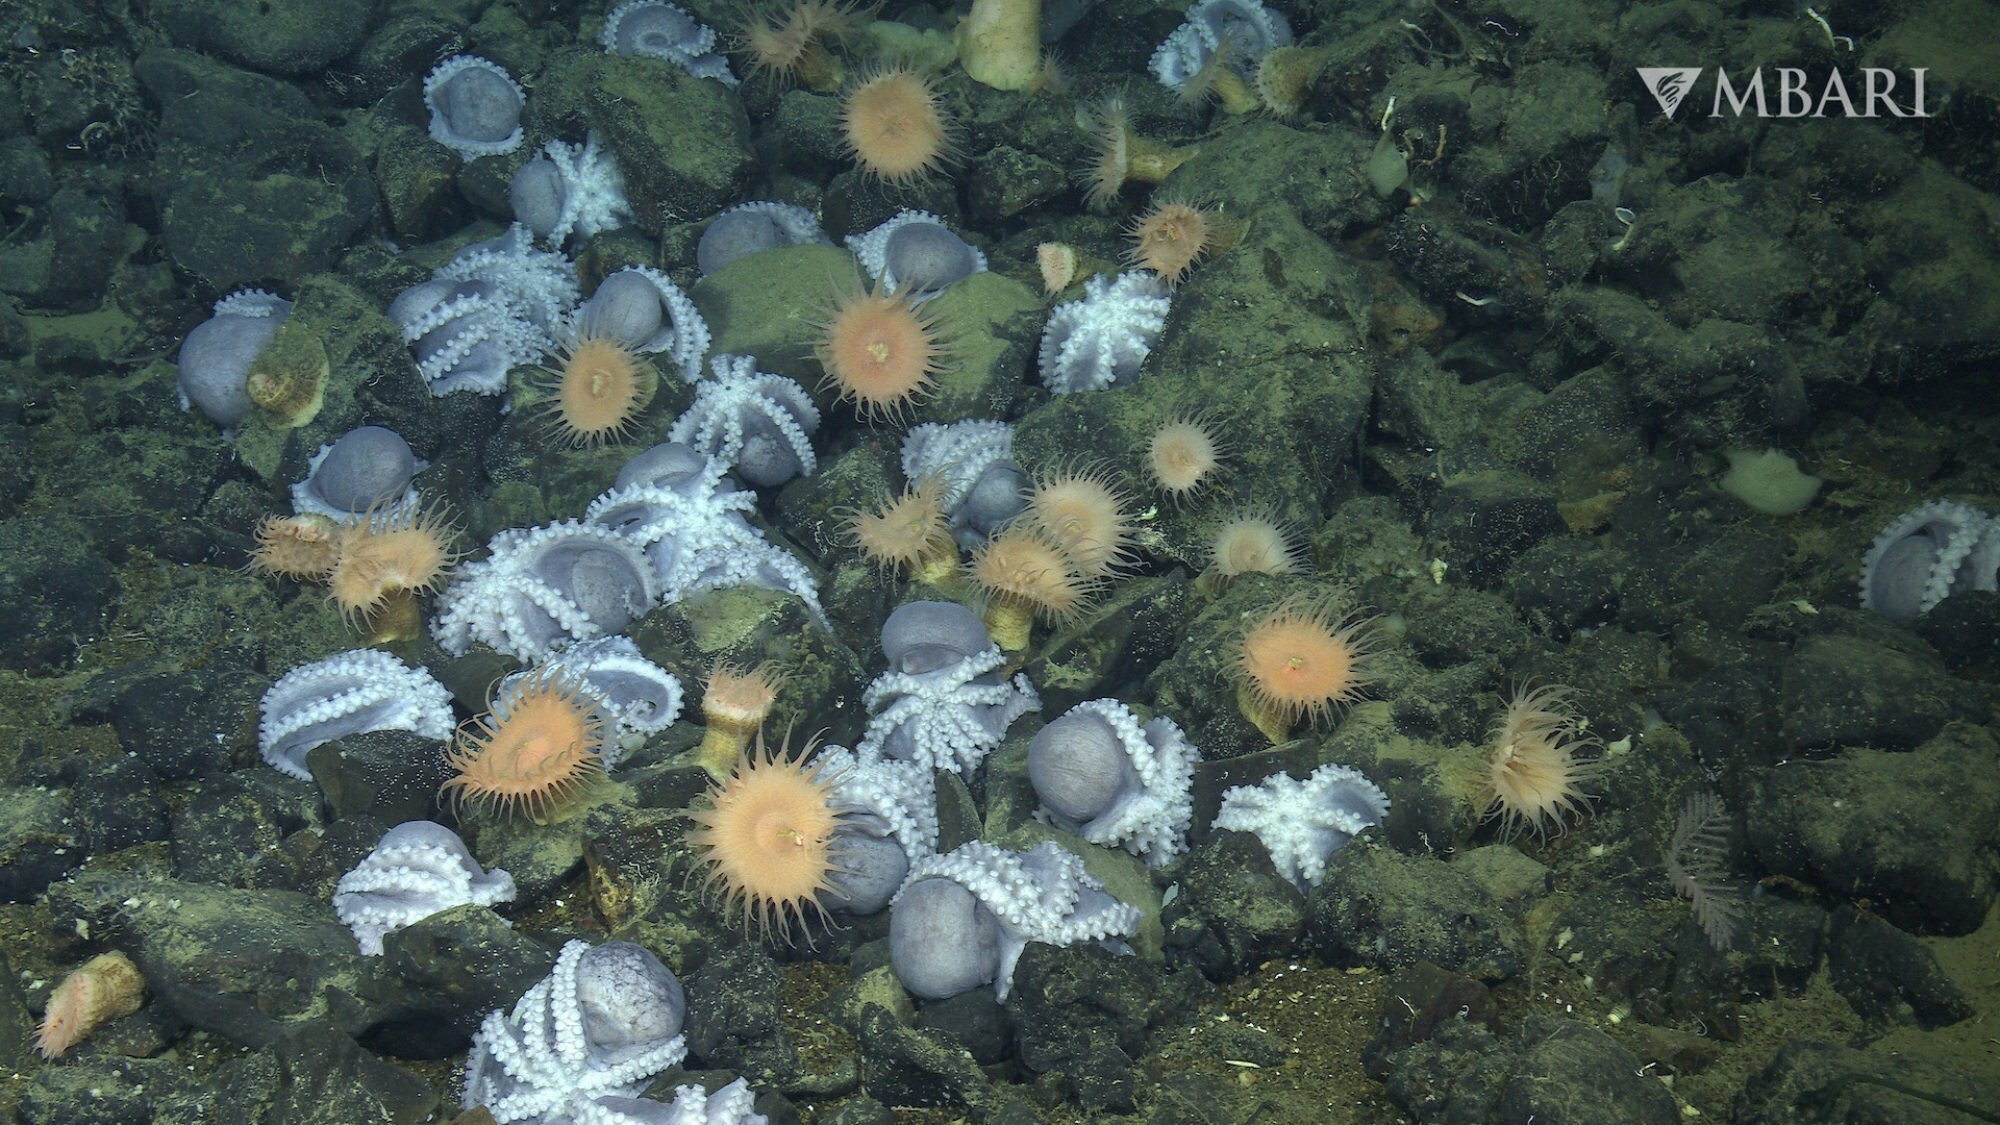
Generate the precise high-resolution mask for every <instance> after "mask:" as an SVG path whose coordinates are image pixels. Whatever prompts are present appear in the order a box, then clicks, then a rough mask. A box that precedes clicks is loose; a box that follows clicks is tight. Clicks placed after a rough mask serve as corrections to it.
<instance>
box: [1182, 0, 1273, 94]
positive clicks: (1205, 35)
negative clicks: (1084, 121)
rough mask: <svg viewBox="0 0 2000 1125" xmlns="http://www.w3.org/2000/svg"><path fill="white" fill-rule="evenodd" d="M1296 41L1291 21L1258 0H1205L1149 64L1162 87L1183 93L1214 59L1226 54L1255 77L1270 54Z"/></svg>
mask: <svg viewBox="0 0 2000 1125" xmlns="http://www.w3.org/2000/svg"><path fill="white" fill-rule="evenodd" d="M1291 44H1292V27H1291V25H1290V24H1289V23H1286V22H1285V17H1284V16H1282V15H1280V14H1279V13H1277V12H1275V11H1272V10H1271V9H1269V8H1266V7H1265V6H1264V5H1263V4H1261V3H1259V2H1258V0H1199V2H1198V3H1196V4H1195V5H1194V6H1193V7H1191V8H1189V9H1188V10H1187V19H1186V22H1184V23H1182V24H1181V25H1180V26H1179V27H1177V28H1175V29H1174V30H1173V32H1172V33H1171V34H1169V35H1168V36H1167V38H1166V40H1165V41H1164V42H1162V43H1161V44H1160V46H1159V48H1158V49H1157V50H1155V51H1154V52H1153V58H1152V61H1150V62H1149V63H1147V64H1146V68H1147V69H1148V70H1150V71H1152V72H1153V77H1155V78H1157V79H1159V80H1160V84H1161V85H1163V86H1166V87H1167V88H1168V89H1171V90H1174V91H1176V92H1178V91H1180V90H1182V89H1184V88H1186V86H1187V84H1188V83H1189V82H1190V81H1192V80H1193V79H1194V77H1195V75H1197V74H1199V73H1201V70H1202V68H1203V67H1205V66H1207V65H1208V64H1209V61H1210V60H1211V59H1214V58H1215V57H1216V56H1217V55H1222V56H1223V59H1222V61H1223V64H1224V65H1226V66H1228V67H1229V68H1230V69H1231V70H1234V71H1235V72H1236V73H1237V74H1238V75H1239V76H1241V77H1242V78H1244V79H1246V80H1254V78H1255V77H1256V73H1257V64H1258V63H1259V62H1260V61H1262V59H1263V58H1264V56H1265V55H1268V54H1270V53H1271V52H1272V51H1273V50H1276V49H1277V48H1279V47H1289V46H1291Z"/></svg>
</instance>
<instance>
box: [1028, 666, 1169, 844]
mask: <svg viewBox="0 0 2000 1125" xmlns="http://www.w3.org/2000/svg"><path fill="white" fill-rule="evenodd" d="M1196 757H1197V755H1196V753H1195V749H1194V747H1193V746H1192V745H1190V744H1189V742H1188V740H1187V736H1186V735H1184V734H1182V733H1181V728H1180V727H1179V726H1178V725H1176V724H1175V723H1174V721H1173V720H1172V719H1169V718H1167V717H1166V716H1165V715H1160V716H1158V717H1156V718H1154V719H1153V720H1152V721H1151V722H1148V723H1146V724H1145V725H1144V726H1141V725H1140V723H1139V719H1138V716H1136V715H1134V714H1133V713H1132V709H1131V708H1129V707H1127V706H1125V705H1124V704H1123V703H1120V702H1119V701H1117V700H1115V699H1096V700H1092V701H1090V702H1088V703H1079V704H1077V705H1076V706H1075V707H1072V708H1070V709H1069V710H1068V711H1067V712H1064V714H1063V715H1062V717H1061V718H1059V719H1056V720H1055V721H1053V722H1051V723H1049V725H1047V726H1045V727H1043V728H1042V729H1041V730H1040V731H1038V732H1037V733H1036V734H1035V740H1034V742H1033V743H1031V744H1030V745H1029V747H1028V780H1029V783H1030V784H1032V785H1033V786H1034V788H1035V795H1036V796H1038V797H1040V798H1041V799H1042V807H1041V809H1040V810H1038V811H1037V813H1036V816H1037V817H1039V818H1040V819H1042V820H1045V821H1047V822H1049V823H1051V824H1054V825H1055V826H1056V827H1058V828H1061V829H1063V830H1064V831H1067V832H1073V833H1075V834H1076V835H1078V836H1081V837H1082V838H1083V839H1086V840H1088V841H1090V842H1091V843H1093V844H1103V845H1105V846H1107V847H1114V848H1124V849H1125V850H1126V851H1128V852H1130V853H1132V854H1133V855H1136V856H1138V857H1140V858H1141V859H1143V860H1145V862H1146V866H1148V867H1159V866H1162V865H1164V864H1167V863H1169V862H1172V860H1173V858H1174V857H1175V856H1176V855H1179V854H1180V853H1181V851H1182V850H1184V849H1185V848H1186V846H1187V845H1186V838H1187V829H1188V823H1189V821H1191V820H1192V819H1193V817H1194V802H1193V799H1192V797H1191V796H1190V793H1191V791H1192V786H1193V783H1194V763H1195V759H1196Z"/></svg>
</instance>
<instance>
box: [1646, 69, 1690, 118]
mask: <svg viewBox="0 0 2000 1125" xmlns="http://www.w3.org/2000/svg"><path fill="white" fill-rule="evenodd" d="M1638 70H1639V81H1641V82H1644V83H1645V84H1646V89H1647V90H1649V91H1651V92H1652V95H1653V100H1654V101H1656V102H1659V103H1660V112H1661V113H1664V114H1666V115H1667V117H1668V118H1669V119H1671V118H1672V117H1673V115H1674V111H1675V110H1677V109H1679V108H1680V107H1681V99H1683V98H1685V97H1687V95H1688V91H1689V90H1692V89H1694V84H1695V80H1696V79H1698V78H1700V77H1701V68H1700V67H1698V66H1642V67H1639V68H1638Z"/></svg>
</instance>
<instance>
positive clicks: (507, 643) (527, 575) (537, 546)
mask: <svg viewBox="0 0 2000 1125" xmlns="http://www.w3.org/2000/svg"><path fill="white" fill-rule="evenodd" d="M487 551H488V554H487V557H486V558H484V559H480V560H478V561H475V562H468V563H464V564H462V565H461V566H459V568H458V570H457V573H456V574H455V575H454V576H453V578H452V582H451V585H450V586H449V587H447V588H446V589H445V592H444V594H443V595H442V596H440V597H439V599H438V609H437V616H436V617H435V618H434V619H433V621H432V623H431V635H432V637H433V638H435V639H436V641H437V643H438V646H439V647H440V648H443V649H444V650H445V651H446V652H448V653H450V654H452V655H453V656H463V655H465V653H466V652H467V651H469V650H470V649H471V647H472V645H473V643H474V642H484V643H485V644H486V645H487V646H488V647H490V648H492V649H493V650H494V651H496V652H502V653H506V654H507V655H509V656H513V657H515V658H517V659H520V660H523V661H527V662H529V663H534V662H538V661H541V660H543V659H546V658H547V657H549V656H550V655H552V654H553V653H554V652H555V651H556V650H557V649H559V648H561V647H563V646H565V645H568V644H570V643H571V642H574V641H580V640H588V639H590V638H592V637H599V636H604V635H606V634H610V633H621V632H623V631H625V629H626V628H628V627H629V626H630V625H631V624H632V622H633V621H635V620H637V619H638V618H639V617H641V616H643V615H644V614H645V613H646V611H647V610H648V609H650V608H651V607H652V605H653V604H654V601H655V589H654V586H653V568H652V566H651V565H650V564H649V563H648V562H647V560H646V556H645V553H644V551H643V550H641V548H640V546H639V544H637V543H635V542H633V541H632V540H631V539H629V538H627V537H626V536H624V535H620V534H619V533H617V532H616V531H613V530H611V529H608V528H605V527H600V526H598V525H596V524H590V523H582V522H579V521H577V520H564V521H562V522H560V523H556V524H551V525H548V526H545V527H534V528H508V529H507V530H505V531H502V532H500V533H499V534H497V535H495V536H494V537H493V539H492V541H491V542H489V543H488V544H487Z"/></svg>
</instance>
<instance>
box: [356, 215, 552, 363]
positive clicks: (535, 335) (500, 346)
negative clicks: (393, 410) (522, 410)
mask: <svg viewBox="0 0 2000 1125" xmlns="http://www.w3.org/2000/svg"><path fill="white" fill-rule="evenodd" d="M577 295H578V288H577V281H576V267H575V266H574V265H572V264H571V263H570V260H569V259H568V258H565V257H563V256H562V255H561V254H556V253H550V252H547V251H541V250H537V249H535V246H534V236H533V234H532V233H530V232H529V230H528V228H526V227H524V226H522V225H520V224H519V223H516V224H514V225H513V226H512V227H510V228H508V230H507V233H506V234H504V235H501V236H500V237H499V238H496V239H493V240H491V241H488V242H476V243H473V244H471V245H469V246H466V247H465V248H463V249H461V250H460V251H459V252H458V253H457V254H454V255H453V256H452V259H451V261H449V262H447V263H445V264H444V266H442V267H440V268H439V269H438V270H437V271H436V272H435V273H433V274H432V275H431V279H430V280H429V281H423V282H419V283H417V284H416V285H413V286H411V287H410V288H408V289H405V290H403V292H402V293H401V294H399V295H398V296H397V297H396V299H395V300H394V301H393V302H391V303H390V305H389V319H391V320H394V321H395V322H396V323H397V324H399V325H401V326H402V329H403V339H405V340H408V341H409V342H410V347H411V351H412V352H413V353H414V354H415V356H416V360H417V370H418V372H419V373H421V374H422V375H423V377H424V380H425V382H427V383H428V384H429V385H430V389H431V393H432V394H434V395H444V394H451V393H453V392H455V391H472V392H474V393H477V394H487V395H497V394H499V393H501V392H502V391H504V390H506V389H507V373H508V372H509V371H511V370H513V369H514V368H515V367H518V366H520V365H522V364H526V363H533V362H535V361H536V360H538V359H539V358H541V357H542V356H544V355H546V354H548V353H550V352H552V351H554V350H555V347H556V334H557V333H558V331H559V330H560V329H561V328H562V327H563V325H564V323H565V320H564V314H565V313H566V311H567V310H568V309H569V308H570V307H571V306H572V305H574V304H575V303H576V299H577Z"/></svg>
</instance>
